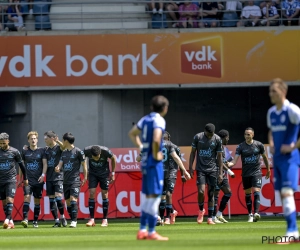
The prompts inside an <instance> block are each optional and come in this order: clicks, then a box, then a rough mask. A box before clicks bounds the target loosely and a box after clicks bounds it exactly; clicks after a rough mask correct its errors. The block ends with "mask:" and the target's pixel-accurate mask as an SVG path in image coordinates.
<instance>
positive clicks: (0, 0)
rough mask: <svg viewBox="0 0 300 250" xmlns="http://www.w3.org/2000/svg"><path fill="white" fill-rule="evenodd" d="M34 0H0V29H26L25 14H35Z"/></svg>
mask: <svg viewBox="0 0 300 250" xmlns="http://www.w3.org/2000/svg"><path fill="white" fill-rule="evenodd" d="M33 2H34V0H0V31H3V30H6V31H22V30H26V28H25V25H24V16H26V15H33V14H34V13H33Z"/></svg>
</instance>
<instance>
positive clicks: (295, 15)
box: [281, 0, 300, 26]
mask: <svg viewBox="0 0 300 250" xmlns="http://www.w3.org/2000/svg"><path fill="white" fill-rule="evenodd" d="M281 9H282V16H283V17H284V21H283V24H284V25H288V26H290V25H300V19H299V15H300V3H299V2H298V1H297V0H285V1H283V2H282V3H281Z"/></svg>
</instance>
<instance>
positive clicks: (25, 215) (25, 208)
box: [23, 202, 29, 220]
mask: <svg viewBox="0 0 300 250" xmlns="http://www.w3.org/2000/svg"><path fill="white" fill-rule="evenodd" d="M28 212H29V203H28V202H24V204H23V219H24V220H28Z"/></svg>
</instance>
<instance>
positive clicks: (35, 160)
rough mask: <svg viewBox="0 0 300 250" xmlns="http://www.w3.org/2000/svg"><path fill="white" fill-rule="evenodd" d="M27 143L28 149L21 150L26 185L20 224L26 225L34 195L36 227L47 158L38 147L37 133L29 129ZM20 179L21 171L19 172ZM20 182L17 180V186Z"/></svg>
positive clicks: (34, 223)
mask: <svg viewBox="0 0 300 250" xmlns="http://www.w3.org/2000/svg"><path fill="white" fill-rule="evenodd" d="M27 139H28V143H29V147H28V149H26V150H24V149H23V151H22V159H23V161H24V164H25V168H26V171H27V176H28V184H29V185H28V186H26V187H24V188H23V189H24V204H23V220H22V222H21V224H22V225H23V227H24V228H27V227H28V212H29V205H30V200H31V195H33V197H34V219H33V227H35V228H37V227H38V223H37V221H38V218H39V215H40V210H41V208H40V200H41V198H42V194H43V186H44V177H45V175H46V173H47V159H46V156H45V149H44V148H38V146H37V143H38V133H37V132H36V131H30V132H29V133H28V134H27ZM20 179H22V173H20ZM21 185H22V182H21V181H20V182H19V185H18V186H19V187H20V186H21Z"/></svg>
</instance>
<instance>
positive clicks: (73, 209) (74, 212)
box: [71, 201, 78, 221]
mask: <svg viewBox="0 0 300 250" xmlns="http://www.w3.org/2000/svg"><path fill="white" fill-rule="evenodd" d="M71 212H72V221H77V214H78V204H77V201H71Z"/></svg>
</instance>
